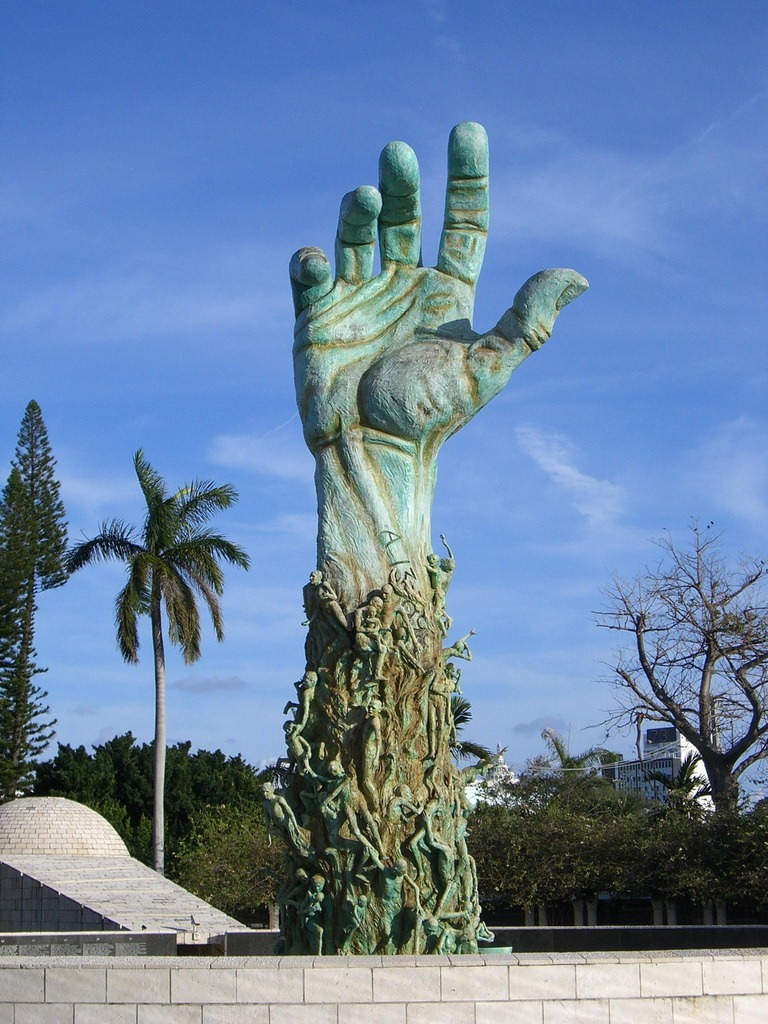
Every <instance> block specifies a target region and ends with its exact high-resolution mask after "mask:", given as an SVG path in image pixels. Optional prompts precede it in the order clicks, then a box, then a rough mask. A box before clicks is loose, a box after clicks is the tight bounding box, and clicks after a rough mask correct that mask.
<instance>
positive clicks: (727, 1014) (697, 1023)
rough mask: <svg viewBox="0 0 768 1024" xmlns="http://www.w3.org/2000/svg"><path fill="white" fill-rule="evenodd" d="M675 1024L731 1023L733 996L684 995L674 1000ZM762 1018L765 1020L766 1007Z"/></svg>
mask: <svg viewBox="0 0 768 1024" xmlns="http://www.w3.org/2000/svg"><path fill="white" fill-rule="evenodd" d="M672 1007H673V1012H674V1015H675V1024H731V1022H732V1021H733V997H732V996H698V997H683V998H680V999H673V1000H672ZM761 1020H762V1021H763V1022H764V1021H765V1007H764V1008H763V1016H762V1018H761Z"/></svg>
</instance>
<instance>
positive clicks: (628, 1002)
mask: <svg viewBox="0 0 768 1024" xmlns="http://www.w3.org/2000/svg"><path fill="white" fill-rule="evenodd" d="M610 1002H611V1024H674V1012H673V1009H672V1000H671V999H653V998H647V999H611V1001H610Z"/></svg>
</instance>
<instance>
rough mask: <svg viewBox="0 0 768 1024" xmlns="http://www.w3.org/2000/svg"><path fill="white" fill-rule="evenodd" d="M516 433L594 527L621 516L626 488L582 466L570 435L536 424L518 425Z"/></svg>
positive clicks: (528, 450)
mask: <svg viewBox="0 0 768 1024" xmlns="http://www.w3.org/2000/svg"><path fill="white" fill-rule="evenodd" d="M515 436H516V438H517V443H518V446H519V447H520V449H521V451H523V452H524V453H525V454H526V455H527V456H528V457H529V458H531V459H533V461H534V462H535V463H536V465H537V466H538V467H539V468H540V469H542V470H543V471H544V472H545V473H546V474H547V476H549V478H550V479H551V480H552V481H553V482H554V483H555V484H556V485H557V486H558V487H561V488H562V489H563V490H564V491H565V492H566V493H567V494H568V495H569V497H570V499H571V503H572V505H573V507H574V508H575V509H576V511H577V512H578V513H579V514H580V515H583V516H584V517H585V518H586V519H587V520H588V521H589V523H590V525H591V526H601V527H602V526H605V525H611V524H613V523H615V521H616V520H617V519H618V518H619V517H620V515H621V513H622V511H623V506H624V492H623V490H622V488H621V487H619V486H617V485H616V484H613V483H611V482H610V481H609V480H598V479H597V477H594V476H589V475H588V474H587V473H583V472H582V471H581V470H580V469H578V467H577V466H576V464H575V463H576V452H575V450H574V448H573V446H572V445H571V443H570V442H569V441H568V440H567V439H566V438H564V437H562V436H559V435H557V434H549V433H546V434H545V433H544V432H543V431H541V430H538V429H536V428H535V427H517V428H516V430H515Z"/></svg>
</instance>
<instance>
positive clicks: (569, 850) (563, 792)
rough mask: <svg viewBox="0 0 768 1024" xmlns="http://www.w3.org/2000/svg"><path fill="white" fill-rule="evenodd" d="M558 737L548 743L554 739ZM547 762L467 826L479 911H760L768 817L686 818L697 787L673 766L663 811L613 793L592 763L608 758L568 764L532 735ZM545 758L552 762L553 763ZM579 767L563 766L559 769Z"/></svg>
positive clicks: (766, 876)
mask: <svg viewBox="0 0 768 1024" xmlns="http://www.w3.org/2000/svg"><path fill="white" fill-rule="evenodd" d="M557 739H558V740H559V737H558V738H557ZM544 740H545V742H547V746H548V747H549V752H548V755H545V756H539V757H536V758H533V759H532V760H531V761H529V762H528V764H527V765H526V768H525V770H524V771H523V772H522V773H521V774H520V777H519V779H517V780H515V781H509V782H507V783H506V784H505V785H504V786H502V787H499V788H497V790H496V792H495V793H494V801H495V802H494V804H493V805H489V804H483V803H480V804H479V805H478V806H477V807H476V808H475V809H474V811H473V812H472V815H471V817H470V822H469V840H468V843H469V848H470V852H471V853H472V855H473V856H474V857H475V860H476V862H477V873H478V884H479V889H480V897H481V901H482V903H483V905H484V906H485V907H486V908H487V909H494V908H512V907H519V908H523V907H531V906H535V905H538V904H550V905H552V904H559V905H563V904H567V903H569V902H570V901H571V900H595V899H597V898H598V896H599V895H600V894H603V893H611V894H613V895H616V896H621V897H626V898H637V897H650V898H654V899H661V900H671V901H684V902H686V903H688V904H690V905H697V906H703V905H705V904H707V903H710V902H711V901H713V900H725V901H727V902H728V903H730V904H732V905H734V906H741V907H742V908H744V909H745V911H747V912H751V913H754V912H755V911H756V910H757V909H758V908H766V907H768V809H766V808H764V807H761V806H760V805H758V806H757V807H756V808H755V809H754V811H750V812H743V813H735V812H730V813H727V812H725V811H720V812H718V813H717V814H713V813H712V812H709V813H707V811H706V810H702V809H701V808H700V807H699V806H698V805H696V804H694V806H696V808H697V813H691V792H692V790H693V789H694V788H695V787H696V786H698V784H699V782H698V780H697V779H696V778H695V776H692V775H691V771H690V766H685V768H684V770H683V771H682V772H681V773H680V777H679V778H678V779H676V780H669V779H667V780H666V782H667V783H668V784H669V786H670V787H671V789H672V791H673V794H674V793H678V794H679V795H680V800H675V799H672V800H671V801H670V802H668V803H666V804H661V803H653V802H646V801H642V800H640V798H639V797H627V796H626V795H624V794H622V793H620V792H617V791H615V790H614V789H613V786H612V785H611V784H610V782H608V781H607V780H605V779H603V778H602V777H601V776H600V775H599V774H598V773H597V771H596V770H594V768H587V767H585V762H589V761H590V760H591V761H592V763H593V765H594V764H596V763H597V762H599V761H600V760H601V758H602V757H605V756H606V755H607V753H609V752H603V753H602V754H600V753H597V754H596V753H595V751H591V752H589V751H587V752H584V754H583V755H575V756H572V755H570V754H569V753H568V750H567V746H566V745H564V744H562V743H561V742H558V743H552V742H548V741H549V740H551V736H547V735H545V736H544ZM556 762H557V763H556ZM575 762H582V768H583V769H584V770H580V771H568V770H563V767H562V766H566V768H567V767H568V766H570V767H571V768H574V767H577V764H576V763H575Z"/></svg>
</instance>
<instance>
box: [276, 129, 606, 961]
mask: <svg viewBox="0 0 768 1024" xmlns="http://www.w3.org/2000/svg"><path fill="white" fill-rule="evenodd" d="M487 230H488V143H487V137H486V133H485V130H484V129H483V128H482V127H481V126H480V125H478V124H473V123H466V124H460V125H458V126H457V127H456V128H454V129H453V131H452V132H451V137H450V142H449V147H448V188H447V195H446V205H445V220H444V226H443V233H442V238H441V241H440V249H439V255H438V261H437V266H436V267H423V266H421V205H420V198H419V168H418V163H417V160H416V156H415V154H414V152H413V150H411V149H410V147H409V146H407V145H405V143H402V142H393V143H390V144H389V145H388V146H386V147H385V149H384V151H383V152H382V154H381V159H380V162H379V188H378V190H377V189H375V188H373V187H371V186H366V185H364V186H362V187H361V188H358V189H356V190H355V191H354V192H350V193H348V194H347V195H346V196H344V198H343V200H342V203H341V212H340V216H339V227H338V233H337V237H336V247H335V256H336V275H335V278H334V275H333V273H332V271H331V268H330V264H329V262H328V260H327V258H326V256H325V254H324V253H323V252H322V251H321V250H320V249H315V248H307V249H301V250H299V252H297V253H296V254H295V255H294V257H293V259H292V260H291V283H292V287H293V296H294V305H295V310H296V328H295V342H294V349H293V355H294V374H295V381H296V397H297V402H298V406H299V411H300V414H301V418H302V422H303V424H304V436H305V438H306V442H307V445H308V446H309V448H310V450H311V452H312V453H313V455H314V456H315V462H316V472H315V483H316V488H317V500H318V518H319V527H318V543H317V565H318V568H317V569H316V570H315V571H314V572H313V573H312V574H311V576H310V581H309V583H308V584H307V586H306V587H305V588H304V605H305V608H306V613H307V624H308V634H307V641H306V671H305V673H304V676H303V677H302V679H301V680H300V681H299V682H298V683H297V684H296V690H297V694H296V700H295V701H290V702H289V703H288V704H287V705H286V709H285V710H286V712H289V711H290V712H292V717H291V718H289V720H288V721H287V722H286V723H285V734H286V745H287V758H286V759H285V762H286V765H287V772H286V774H285V780H284V782H283V784H282V785H281V788H280V789H278V790H275V789H274V788H273V787H272V786H268V787H265V804H266V807H267V812H268V814H269V816H270V819H271V821H272V823H273V825H274V827H275V828H277V829H279V830H280V831H281V832H282V833H283V835H284V836H285V838H286V841H287V847H288V852H287V856H286V868H287V878H286V882H285V884H284V886H283V889H282V892H281V895H280V904H281V915H282V931H283V936H284V946H285V951H286V952H288V953H329V954H330V953H354V954H366V953H423V952H438V953H450V952H475V951H477V948H478V941H480V942H482V941H484V940H485V941H489V940H490V938H491V936H490V933H488V932H487V930H486V929H485V928H484V926H483V924H482V922H481V920H480V905H479V902H478V895H477V878H476V874H475V867H474V862H473V860H472V858H471V856H470V855H469V854H468V852H467V845H466V829H467V813H468V805H467V801H466V798H465V795H464V785H465V782H466V781H467V776H468V775H470V776H471V774H472V773H473V772H474V771H475V769H468V770H465V771H464V772H460V771H459V770H458V769H457V767H456V766H455V764H454V763H453V760H452V757H451V745H452V742H454V741H455V729H454V724H453V718H452V714H451V699H450V698H451V694H452V693H453V692H454V691H455V690H456V688H457V686H458V680H459V676H460V674H461V673H460V672H459V671H458V669H457V668H456V666H455V659H461V658H463V659H467V660H468V659H469V658H470V657H471V654H470V651H469V647H468V645H467V639H468V637H464V638H463V639H461V640H458V641H455V642H454V643H450V642H449V641H448V639H447V638H448V634H449V632H450V630H451V628H452V622H451V619H450V618H449V616H448V614H447V611H446V593H447V590H448V586H449V583H450V580H451V575H452V573H453V571H454V569H455V562H454V558H453V554H452V552H451V551H450V549H449V548H448V546H447V545H445V548H446V552H447V554H446V555H443V556H440V555H437V554H435V553H434V552H433V550H432V543H431V509H432V498H433V493H434V488H435V479H436V473H437V454H438V451H439V450H440V447H441V445H442V444H443V442H444V441H445V440H446V439H447V438H448V437H450V436H451V435H452V434H454V433H456V431H457V430H459V429H460V428H461V427H463V426H464V425H465V424H466V423H467V422H468V421H469V420H470V419H471V418H472V417H473V416H474V415H475V413H477V412H478V411H479V410H480V409H481V408H482V407H483V406H484V405H485V404H486V403H487V402H488V401H490V399H491V398H493V397H494V396H495V395H497V394H498V393H499V392H500V391H501V389H502V388H503V387H504V385H505V384H506V383H507V381H508V380H509V378H510V376H511V374H512V372H513V371H514V370H515V369H516V368H517V367H518V366H519V365H520V363H521V362H522V361H523V360H524V359H526V358H527V357H528V356H529V355H530V354H531V353H532V352H534V351H536V350H537V349H538V348H540V346H541V345H542V344H543V343H544V342H545V341H546V340H547V339H548V338H549V336H550V333H551V330H552V326H553V323H554V321H555V318H556V317H557V314H558V312H559V311H560V309H561V308H562V307H563V306H565V305H567V303H569V302H570V301H571V300H572V299H574V298H576V297H577V296H578V295H580V294H581V293H582V292H583V291H584V290H585V289H586V288H587V282H586V281H585V280H584V278H583V277H581V276H580V275H579V274H577V273H576V272H575V271H573V270H563V269H557V270H545V271H542V272H541V273H539V274H536V275H535V276H534V277H532V278H530V280H528V281H527V282H526V284H525V285H523V287H522V288H521V289H520V291H519V292H518V293H517V295H516V296H515V300H514V302H513V304H512V306H511V308H510V309H508V310H507V312H506V313H505V314H504V315H503V316H502V318H501V319H500V320H499V322H498V324H497V325H496V326H495V327H494V328H493V329H492V330H490V331H488V332H487V333H486V334H476V333H475V332H474V331H473V330H472V326H471V317H472V310H473V305H474V293H475V285H476V283H477V278H478V275H479V273H480V267H481V264H482V260H483V252H484V249H485V240H486V235H487ZM377 239H378V245H379V252H380V257H381V272H380V273H379V274H378V275H376V276H374V272H373V264H374V254H375V247H376V242H377Z"/></svg>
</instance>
